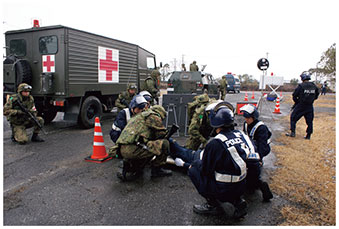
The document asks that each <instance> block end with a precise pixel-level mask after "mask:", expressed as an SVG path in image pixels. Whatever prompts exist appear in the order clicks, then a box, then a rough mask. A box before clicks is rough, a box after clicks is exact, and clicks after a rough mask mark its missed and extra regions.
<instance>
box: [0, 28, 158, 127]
mask: <svg viewBox="0 0 339 229" xmlns="http://www.w3.org/2000/svg"><path fill="white" fill-rule="evenodd" d="M5 40H6V48H7V49H6V59H5V60H4V68H3V69H4V78H3V80H4V85H3V86H4V95H5V96H6V95H8V94H12V93H15V92H16V88H17V86H18V85H19V84H20V83H22V82H25V83H28V84H30V85H32V87H33V90H32V93H31V94H32V96H33V97H34V99H35V104H36V108H37V110H38V112H39V115H41V116H42V117H43V118H44V119H45V122H46V123H49V122H51V121H52V120H53V119H54V117H55V116H56V114H57V112H58V111H62V112H64V119H65V120H77V121H78V123H79V124H81V125H82V126H83V127H85V128H90V127H92V126H93V125H94V119H95V117H97V116H101V115H102V113H103V112H110V111H111V110H112V108H113V107H114V102H115V99H116V98H117V96H118V94H119V93H120V92H121V91H124V90H126V88H127V84H128V83H136V84H137V85H138V88H140V86H141V84H142V83H143V81H144V80H145V79H146V78H147V77H148V76H149V75H150V72H151V71H152V70H153V69H155V67H156V60H155V55H154V54H152V53H151V52H149V51H147V50H145V49H143V48H141V47H139V46H138V45H135V44H131V43H127V42H124V41H119V40H116V39H111V38H108V37H104V36H100V35H96V34H93V33H89V32H85V31H81V30H77V29H73V28H69V27H66V26H61V25H57V26H48V27H37V28H30V29H23V30H14V31H8V32H6V33H5Z"/></svg>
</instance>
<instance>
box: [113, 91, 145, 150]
mask: <svg viewBox="0 0 339 229" xmlns="http://www.w3.org/2000/svg"><path fill="white" fill-rule="evenodd" d="M146 106H148V103H147V100H146V99H145V98H144V97H143V96H142V95H136V96H134V97H133V99H132V100H131V103H130V105H129V107H128V108H125V109H123V110H121V111H120V112H119V113H118V115H117V117H116V119H115V120H114V122H113V125H112V129H111V131H110V132H109V135H110V136H111V139H112V141H113V142H114V143H115V142H116V141H117V140H118V138H119V136H120V134H121V132H122V130H123V129H124V128H125V126H126V125H127V122H128V120H130V118H131V117H132V116H133V115H135V114H138V113H140V112H142V111H143V110H144V109H145V107H146Z"/></svg>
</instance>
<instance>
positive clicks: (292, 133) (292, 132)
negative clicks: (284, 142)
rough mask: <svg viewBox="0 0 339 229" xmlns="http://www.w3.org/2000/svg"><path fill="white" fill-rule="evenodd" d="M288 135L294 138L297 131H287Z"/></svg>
mask: <svg viewBox="0 0 339 229" xmlns="http://www.w3.org/2000/svg"><path fill="white" fill-rule="evenodd" d="M286 136H287V137H292V138H294V137H295V132H294V131H291V133H286Z"/></svg>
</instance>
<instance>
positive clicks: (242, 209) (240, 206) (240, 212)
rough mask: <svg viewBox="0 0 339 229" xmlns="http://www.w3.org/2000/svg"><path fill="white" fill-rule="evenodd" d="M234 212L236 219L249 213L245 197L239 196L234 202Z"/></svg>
mask: <svg viewBox="0 0 339 229" xmlns="http://www.w3.org/2000/svg"><path fill="white" fill-rule="evenodd" d="M233 205H234V208H235V210H234V213H233V218H234V219H240V218H242V217H244V216H245V215H246V214H247V211H246V208H247V203H246V201H245V200H244V199H243V198H241V197H240V198H239V199H238V200H236V201H235V202H234V204H233Z"/></svg>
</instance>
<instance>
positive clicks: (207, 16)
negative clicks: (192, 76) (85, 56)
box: [1, 0, 339, 80]
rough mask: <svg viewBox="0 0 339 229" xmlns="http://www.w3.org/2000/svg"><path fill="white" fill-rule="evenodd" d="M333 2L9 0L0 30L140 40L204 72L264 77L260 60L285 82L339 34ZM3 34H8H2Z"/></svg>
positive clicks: (168, 59) (161, 57)
mask: <svg viewBox="0 0 339 229" xmlns="http://www.w3.org/2000/svg"><path fill="white" fill-rule="evenodd" d="M336 2H337V1H335V0H317V1H314V0H307V1H304V0H302V1H298V0H291V1H290V0H264V1H257V0H232V1H230V0H223V1H216V0H209V1H207V0H204V1H200V0H195V1H188V0H168V1H167V0H162V1H161V0H158V1H156V0H110V1H104V0H96V1H71V0H68V1H64V0H58V1H51V0H43V1H42V0H36V1H33V0H15V1H13V0H5V1H2V11H3V14H2V18H1V20H2V22H3V23H2V26H3V28H2V31H3V32H6V31H8V30H15V29H24V28H29V27H32V20H33V19H36V18H37V19H39V20H40V25H41V26H50V25H64V26H68V27H72V28H75V29H80V30H85V31H88V32H92V33H96V34H100V35H104V36H107V37H111V38H115V39H119V40H123V41H127V42H130V43H134V44H137V45H139V46H141V47H143V48H145V49H146V50H148V51H151V52H152V53H154V54H155V55H156V57H157V63H159V62H160V61H161V62H163V63H169V64H170V65H173V62H174V58H176V60H177V62H178V66H179V64H181V61H182V55H184V61H185V64H186V66H187V67H188V66H189V64H190V63H191V62H192V61H193V60H196V61H197V63H198V65H199V67H201V65H202V64H207V67H206V69H205V71H206V72H209V73H212V74H213V75H214V76H215V77H217V78H218V77H221V76H222V75H223V74H225V73H227V72H232V73H235V74H250V75H253V76H254V77H255V78H257V79H259V76H260V75H261V71H260V70H259V69H258V68H257V65H256V64H257V61H258V60H259V59H260V58H262V57H266V55H267V53H268V60H269V62H270V67H269V69H268V73H269V74H271V72H273V73H274V74H275V75H278V76H283V77H284V79H285V80H289V79H292V78H299V75H300V73H301V72H302V71H304V70H308V69H309V68H312V67H316V64H317V62H318V61H319V60H320V57H321V54H322V53H323V52H324V51H326V50H327V49H328V48H329V47H330V46H331V45H332V44H333V43H335V42H336V39H337V38H338V21H339V20H338V16H337V15H338V12H337V11H338V10H337V5H338V4H336ZM2 39H3V38H2Z"/></svg>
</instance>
